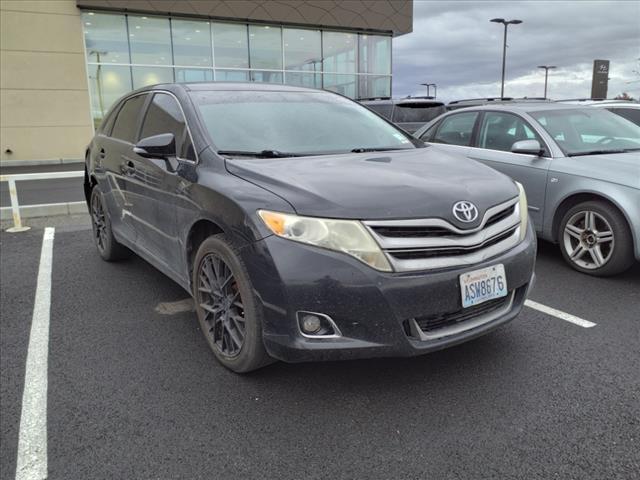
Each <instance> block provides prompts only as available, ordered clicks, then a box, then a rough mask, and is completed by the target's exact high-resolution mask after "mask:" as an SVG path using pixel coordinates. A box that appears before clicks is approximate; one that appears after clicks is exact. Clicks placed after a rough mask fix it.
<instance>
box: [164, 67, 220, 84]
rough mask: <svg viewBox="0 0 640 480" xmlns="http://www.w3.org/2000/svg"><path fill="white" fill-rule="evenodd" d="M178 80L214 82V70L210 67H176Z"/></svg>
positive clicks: (175, 72)
mask: <svg viewBox="0 0 640 480" xmlns="http://www.w3.org/2000/svg"><path fill="white" fill-rule="evenodd" d="M174 75H175V78H176V82H212V81H213V70H212V69H210V68H176V69H174Z"/></svg>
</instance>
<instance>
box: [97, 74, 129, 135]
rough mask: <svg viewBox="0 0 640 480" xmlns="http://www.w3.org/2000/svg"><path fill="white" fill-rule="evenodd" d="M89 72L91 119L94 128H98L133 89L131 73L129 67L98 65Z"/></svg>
mask: <svg viewBox="0 0 640 480" xmlns="http://www.w3.org/2000/svg"><path fill="white" fill-rule="evenodd" d="M87 72H88V74H89V90H90V92H91V118H93V125H94V128H98V126H99V125H100V122H101V121H102V119H103V118H104V116H105V115H106V113H107V112H108V111H109V108H111V106H112V105H113V104H114V103H115V102H116V100H118V99H119V98H120V97H121V96H122V95H124V94H125V93H127V92H130V91H131V89H132V88H133V85H132V84H131V71H130V69H129V67H122V66H117V65H104V64H98V65H89V66H88V68H87Z"/></svg>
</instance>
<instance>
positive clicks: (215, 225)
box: [185, 218, 225, 289]
mask: <svg viewBox="0 0 640 480" xmlns="http://www.w3.org/2000/svg"><path fill="white" fill-rule="evenodd" d="M220 233H225V230H224V228H223V227H222V226H221V225H220V222H216V221H214V220H211V219H208V218H201V219H199V220H196V221H195V222H194V223H193V224H192V225H191V228H189V232H188V233H187V236H186V240H185V261H186V262H187V273H188V281H189V288H190V289H191V287H192V285H191V283H192V277H193V275H192V274H193V260H194V259H195V256H196V253H197V252H198V248H199V247H200V245H201V244H202V242H204V241H205V240H206V239H207V238H209V237H210V236H211V235H218V234H220Z"/></svg>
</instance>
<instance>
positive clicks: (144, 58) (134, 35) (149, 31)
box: [128, 15, 173, 65]
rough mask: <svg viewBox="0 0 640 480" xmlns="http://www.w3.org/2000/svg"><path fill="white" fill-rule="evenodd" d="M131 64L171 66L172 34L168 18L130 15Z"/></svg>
mask: <svg viewBox="0 0 640 480" xmlns="http://www.w3.org/2000/svg"><path fill="white" fill-rule="evenodd" d="M128 24H129V46H130V49H131V63H141V64H146V65H171V64H172V63H173V58H172V53H171V33H170V27H169V19H168V18H158V17H138V16H133V15H129V17H128Z"/></svg>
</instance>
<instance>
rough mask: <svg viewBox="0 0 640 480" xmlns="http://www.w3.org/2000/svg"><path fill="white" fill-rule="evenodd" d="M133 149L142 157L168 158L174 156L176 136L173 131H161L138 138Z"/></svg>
mask: <svg viewBox="0 0 640 480" xmlns="http://www.w3.org/2000/svg"><path fill="white" fill-rule="evenodd" d="M133 151H134V152H135V153H137V154H138V155H140V156H141V157H144V158H160V159H163V160H168V159H169V158H171V157H175V156H176V138H175V136H174V135H173V133H162V134H160V135H153V136H152V137H146V138H142V139H140V141H139V142H138V143H137V144H136V145H135V146H134V147H133Z"/></svg>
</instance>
